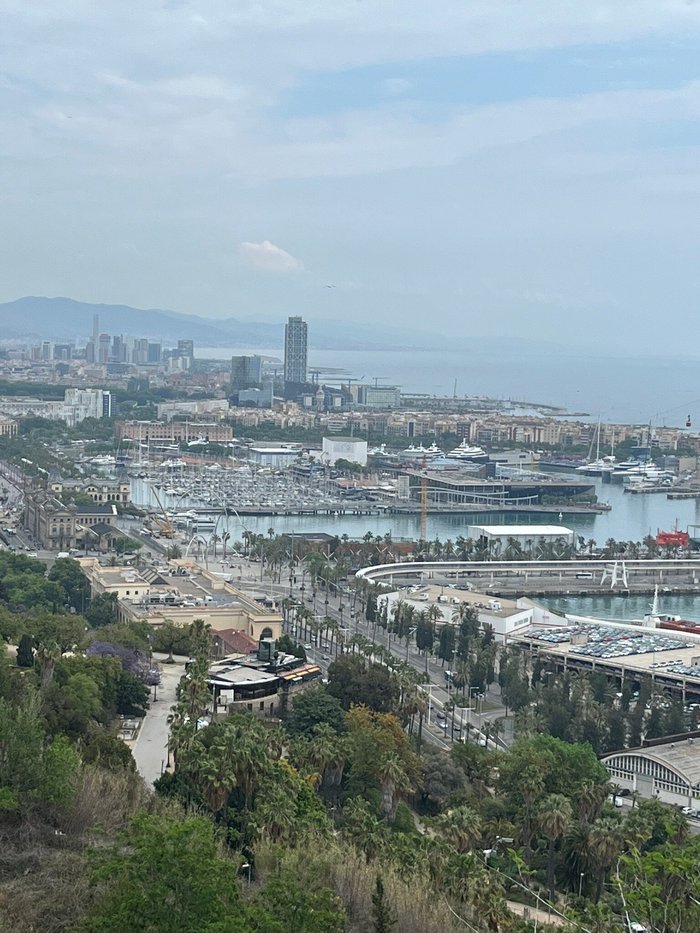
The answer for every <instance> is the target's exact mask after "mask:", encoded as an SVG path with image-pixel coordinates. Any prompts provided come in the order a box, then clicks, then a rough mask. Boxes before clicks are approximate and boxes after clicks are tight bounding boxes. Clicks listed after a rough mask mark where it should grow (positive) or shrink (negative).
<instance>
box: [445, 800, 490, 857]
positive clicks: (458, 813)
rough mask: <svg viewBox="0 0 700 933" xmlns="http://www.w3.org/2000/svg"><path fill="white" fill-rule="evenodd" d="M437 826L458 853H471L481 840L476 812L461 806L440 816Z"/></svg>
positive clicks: (479, 821) (479, 822) (478, 818)
mask: <svg viewBox="0 0 700 933" xmlns="http://www.w3.org/2000/svg"><path fill="white" fill-rule="evenodd" d="M438 825H439V827H440V830H441V832H442V834H443V835H444V836H445V838H446V839H447V840H448V842H449V843H450V845H452V846H454V848H455V849H456V850H457V851H458V852H459V853H465V852H471V851H472V850H473V849H474V848H476V846H477V845H478V843H479V840H480V839H481V819H480V817H479V814H478V813H477V812H476V810H473V809H472V808H471V807H468V806H466V805H462V806H459V807H454V808H453V809H452V810H448V811H447V812H446V813H443V814H441V816H440V817H439V820H438Z"/></svg>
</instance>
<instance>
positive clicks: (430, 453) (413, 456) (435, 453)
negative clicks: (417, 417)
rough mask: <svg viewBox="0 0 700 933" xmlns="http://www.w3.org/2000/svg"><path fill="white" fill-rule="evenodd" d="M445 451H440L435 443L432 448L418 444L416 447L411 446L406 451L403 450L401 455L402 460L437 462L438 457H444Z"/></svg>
mask: <svg viewBox="0 0 700 933" xmlns="http://www.w3.org/2000/svg"><path fill="white" fill-rule="evenodd" d="M444 456H445V453H444V451H442V450H440V448H439V447H438V446H437V444H436V443H435V442H433V443H432V444H431V445H430V447H424V446H423V445H422V444H418V446H417V447H416V446H415V445H414V444H411V445H410V446H409V447H407V448H406V449H405V450H402V451H401V453H400V454H399V458H400V459H401V460H418V461H421V460H435V459H436V458H437V457H444Z"/></svg>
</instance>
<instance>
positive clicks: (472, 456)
mask: <svg viewBox="0 0 700 933" xmlns="http://www.w3.org/2000/svg"><path fill="white" fill-rule="evenodd" d="M447 456H448V457H449V458H450V460H468V461H469V462H470V463H486V461H487V460H488V459H489V455H488V454H487V453H486V451H485V450H484V448H483V447H475V446H473V445H472V444H469V443H468V442H467V439H466V438H464V440H463V441H462V443H461V444H460V445H459V446H458V447H455V449H454V450H451V451H450V452H449V454H448V455H447Z"/></svg>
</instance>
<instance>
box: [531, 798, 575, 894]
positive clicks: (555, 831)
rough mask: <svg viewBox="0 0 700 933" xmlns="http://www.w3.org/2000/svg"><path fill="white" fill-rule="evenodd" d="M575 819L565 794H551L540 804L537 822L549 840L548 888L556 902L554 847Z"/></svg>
mask: <svg viewBox="0 0 700 933" xmlns="http://www.w3.org/2000/svg"><path fill="white" fill-rule="evenodd" d="M572 818H573V811H572V809H571V804H570V803H569V800H568V798H567V797H565V796H564V795H563V794H549V795H548V796H547V797H545V798H544V800H543V801H542V803H541V804H540V807H539V810H538V813H537V822H538V824H539V827H540V830H541V831H542V832H543V834H544V835H545V836H546V838H547V840H548V849H547V887H548V888H549V899H550V900H552V901H553V900H554V847H555V845H556V844H557V842H558V841H559V840H560V839H561V837H562V836H563V835H564V833H565V832H566V830H567V829H568V827H569V825H570V823H571V820H572Z"/></svg>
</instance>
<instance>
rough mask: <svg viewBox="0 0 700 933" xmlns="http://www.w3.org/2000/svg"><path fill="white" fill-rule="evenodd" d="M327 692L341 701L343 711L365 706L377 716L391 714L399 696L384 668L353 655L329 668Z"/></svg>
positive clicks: (336, 661)
mask: <svg viewBox="0 0 700 933" xmlns="http://www.w3.org/2000/svg"><path fill="white" fill-rule="evenodd" d="M328 692H329V693H330V694H331V695H332V696H334V697H337V699H338V700H340V703H341V705H342V706H343V708H344V709H349V708H350V706H351V705H353V704H358V703H364V704H365V705H366V706H369V707H370V708H371V709H374V710H377V712H389V711H390V710H392V709H393V708H394V706H395V704H396V702H397V700H398V695H399V691H398V687H397V685H396V683H395V682H394V681H393V679H392V676H391V673H390V672H389V671H388V670H387V668H386V667H384V666H382V665H380V664H373V663H371V662H370V663H368V662H367V661H366V660H365V659H364V658H361V657H358V656H355V655H344V656H343V657H340V658H336V660H335V661H333V662H332V663H331V664H330V666H329V668H328Z"/></svg>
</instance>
